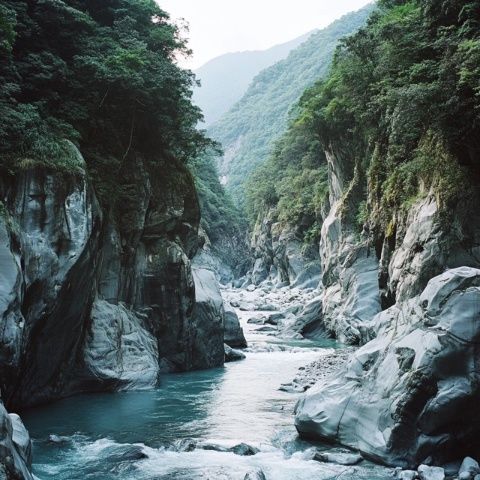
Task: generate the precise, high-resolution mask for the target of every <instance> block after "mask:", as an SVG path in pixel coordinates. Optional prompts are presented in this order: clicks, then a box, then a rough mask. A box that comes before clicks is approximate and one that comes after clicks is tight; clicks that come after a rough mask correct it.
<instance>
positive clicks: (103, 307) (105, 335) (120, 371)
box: [84, 300, 159, 390]
mask: <svg viewBox="0 0 480 480" xmlns="http://www.w3.org/2000/svg"><path fill="white" fill-rule="evenodd" d="M84 359H85V365H86V367H87V368H88V370H89V372H90V374H91V375H92V376H94V377H95V378H97V379H99V380H101V382H102V383H103V385H104V386H103V389H105V388H107V387H108V386H110V388H112V389H114V390H122V389H132V388H135V389H142V388H152V387H154V386H155V385H156V383H157V378H158V373H159V366H158V349H157V341H156V339H155V338H154V337H153V335H152V334H150V333H149V332H148V331H147V330H146V328H145V327H144V319H142V318H141V317H139V316H138V315H136V314H135V312H133V311H131V310H129V309H127V308H126V307H125V306H124V305H122V304H119V305H112V304H110V303H108V302H107V301H105V300H96V301H95V303H94V305H93V308H92V323H91V326H90V332H89V335H88V338H87V341H86V344H85V349H84Z"/></svg>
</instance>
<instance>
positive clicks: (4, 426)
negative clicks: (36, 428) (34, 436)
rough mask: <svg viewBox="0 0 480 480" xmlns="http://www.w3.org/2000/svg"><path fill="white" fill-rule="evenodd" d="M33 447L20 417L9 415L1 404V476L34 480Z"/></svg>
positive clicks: (8, 479)
mask: <svg viewBox="0 0 480 480" xmlns="http://www.w3.org/2000/svg"><path fill="white" fill-rule="evenodd" d="M31 463H32V446H31V441H30V437H29V435H28V432H27V431H26V429H25V427H24V425H23V423H22V421H21V419H20V417H19V416H18V415H14V414H10V415H9V414H8V413H7V411H6V410H5V407H4V406H3V404H2V403H1V402H0V475H1V473H2V470H3V474H4V478H6V479H7V480H33V476H32V474H31V472H30V467H31Z"/></svg>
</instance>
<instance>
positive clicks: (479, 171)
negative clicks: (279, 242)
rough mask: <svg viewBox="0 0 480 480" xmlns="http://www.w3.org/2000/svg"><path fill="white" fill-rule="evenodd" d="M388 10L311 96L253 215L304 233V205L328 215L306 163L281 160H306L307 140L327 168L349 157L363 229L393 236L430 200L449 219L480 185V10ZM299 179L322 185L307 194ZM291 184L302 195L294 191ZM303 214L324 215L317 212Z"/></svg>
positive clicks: (427, 3)
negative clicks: (403, 217)
mask: <svg viewBox="0 0 480 480" xmlns="http://www.w3.org/2000/svg"><path fill="white" fill-rule="evenodd" d="M378 6H379V9H378V11H375V12H374V13H373V14H372V15H371V17H370V19H369V21H368V24H367V26H366V27H365V28H363V29H361V30H360V31H359V32H358V33H357V34H356V35H353V36H351V37H348V38H346V39H344V40H343V41H342V42H341V45H340V46H339V48H338V49H337V51H336V54H335V58H334V62H333V66H332V69H331V72H330V74H329V76H328V77H327V79H326V80H324V81H320V82H319V83H318V84H316V85H315V86H314V87H313V88H312V89H310V90H309V92H308V93H307V94H306V95H305V96H304V98H303V101H302V103H301V108H302V111H301V112H300V115H299V117H298V119H297V120H296V121H295V122H294V123H293V125H292V127H290V130H289V131H288V132H287V134H286V135H285V136H284V137H283V139H282V140H281V142H280V143H279V146H278V147H277V149H276V151H275V153H274V155H273V156H272V157H271V159H270V160H269V162H268V163H267V164H266V165H265V167H263V168H261V169H259V170H257V172H256V173H255V174H254V176H253V178H252V179H251V180H250V183H249V188H248V192H249V212H250V215H253V216H255V215H256V214H257V213H258V212H259V210H260V208H262V206H264V205H268V204H270V205H276V208H277V209H278V210H279V211H281V212H283V213H282V215H283V216H284V217H285V218H288V219H289V220H291V221H293V222H296V221H298V217H297V219H295V212H296V211H297V209H296V206H297V205H298V204H299V203H300V204H301V202H300V200H301V199H302V198H304V197H305V198H307V199H310V202H311V206H315V205H316V206H317V207H318V202H316V201H315V198H316V197H315V195H316V193H315V192H312V191H311V188H312V184H313V183H312V179H313V178H314V176H313V175H312V173H311V171H310V170H309V167H308V166H305V165H302V160H301V159H302V157H303V155H304V153H303V152H296V153H295V154H294V155H287V156H284V155H282V153H281V152H282V145H283V149H285V148H287V149H290V150H292V151H294V150H293V149H294V146H295V144H296V143H295V136H292V135H293V134H294V133H295V132H297V135H299V134H300V135H303V136H307V135H310V137H306V138H310V142H311V144H310V145H311V147H310V148H311V151H312V152H315V149H318V152H317V156H318V159H320V158H321V153H320V152H322V151H327V152H330V153H332V154H333V155H335V156H337V157H340V161H341V162H342V169H343V173H344V175H345V177H346V180H347V182H348V181H349V182H350V184H349V185H348V183H347V185H346V186H345V188H344V198H343V202H344V205H345V209H344V213H345V214H346V215H349V216H350V218H351V220H352V222H351V224H352V225H353V226H356V227H357V228H359V229H361V228H362V226H363V224H364V223H369V224H370V227H371V228H374V229H377V230H379V231H380V232H382V231H383V233H384V234H385V235H387V236H389V235H391V234H392V233H393V232H394V229H395V220H394V218H395V215H396V213H398V212H400V213H401V212H402V211H406V210H408V207H409V205H411V203H412V202H413V201H415V200H416V199H418V198H419V197H420V196H422V195H426V194H427V193H428V192H429V191H434V192H435V193H436V195H437V198H438V201H439V204H440V206H441V207H442V208H443V210H444V211H448V210H449V208H450V207H452V205H453V204H454V203H455V202H457V201H458V200H459V199H460V198H462V197H463V198H464V199H465V198H467V197H468V195H469V194H470V193H471V191H472V190H471V187H472V185H474V184H476V185H478V183H479V177H480V165H479V162H480V160H479V159H480V140H479V139H480V113H479V112H480V67H479V65H480V8H479V4H478V2H476V1H470V2H463V1H462V2H460V1H457V0H446V1H443V2H437V1H434V0H381V1H380V2H379V5H378ZM313 139H314V140H313ZM320 164H321V161H320V163H319V164H317V165H320ZM291 172H295V173H294V174H293V175H294V178H303V177H304V176H305V177H307V178H309V179H310V182H307V184H302V183H301V182H297V181H296V180H294V178H292V173H291ZM284 184H288V185H289V187H290V189H292V190H293V191H292V192H285V191H282V185H284ZM320 185H321V182H320ZM284 205H286V208H285V207H284ZM301 205H302V208H301V209H300V211H312V207H308V201H307V202H306V203H305V204H301ZM302 209H303V210H302ZM450 210H451V208H450ZM292 215H293V217H292ZM289 217H290V218H289Z"/></svg>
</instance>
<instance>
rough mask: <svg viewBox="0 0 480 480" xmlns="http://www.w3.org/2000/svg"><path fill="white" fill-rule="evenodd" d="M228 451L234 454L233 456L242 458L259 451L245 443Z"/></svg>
mask: <svg viewBox="0 0 480 480" xmlns="http://www.w3.org/2000/svg"><path fill="white" fill-rule="evenodd" d="M230 451H231V452H233V453H235V455H241V456H242V457H249V456H251V455H256V454H257V453H258V452H259V451H260V450H259V449H258V448H256V447H253V446H252V445H248V444H246V443H239V444H238V445H235V446H234V447H232V448H230Z"/></svg>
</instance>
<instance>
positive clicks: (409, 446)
mask: <svg viewBox="0 0 480 480" xmlns="http://www.w3.org/2000/svg"><path fill="white" fill-rule="evenodd" d="M479 303H480V270H477V269H474V268H469V267H460V268H457V269H453V270H449V271H447V272H445V273H444V274H442V275H439V276H438V277H435V278H433V279H432V280H430V282H429V283H428V285H427V287H426V288H425V290H424V291H423V293H422V294H421V295H420V296H418V297H416V298H414V299H411V300H409V301H406V302H400V303H398V304H397V305H394V306H393V307H391V308H389V309H388V310H386V311H383V312H381V313H380V314H378V315H377V316H376V317H375V318H374V319H373V321H372V325H373V327H372V330H374V331H376V332H377V336H376V338H375V339H373V340H372V341H370V342H368V343H367V344H366V345H364V346H363V347H361V348H360V349H358V350H357V351H355V352H354V353H353V355H352V356H351V358H350V360H349V362H348V363H347V365H346V366H345V367H344V368H343V369H342V370H340V371H339V372H338V373H336V374H334V375H333V376H332V377H327V378H324V379H321V380H320V381H319V382H318V383H317V384H316V385H315V386H314V387H312V388H311V389H310V390H308V392H307V393H306V394H305V395H304V396H303V397H302V399H301V400H300V401H299V402H298V404H297V406H296V420H295V424H296V427H297V430H298V431H299V433H300V434H301V435H302V436H304V437H310V438H317V439H323V440H325V439H328V440H329V441H335V442H338V443H341V444H343V445H346V446H348V447H350V448H353V449H355V450H358V451H360V452H362V453H364V454H366V455H367V456H369V457H370V458H373V459H376V460H378V461H380V462H383V463H386V464H389V465H392V466H402V467H404V468H408V467H414V466H416V465H418V464H419V463H420V462H422V460H423V459H425V458H427V457H429V456H430V457H431V459H432V461H431V463H433V464H437V465H439V464H444V463H447V462H448V461H450V460H451V459H452V456H453V457H454V456H455V455H456V454H458V453H459V452H462V451H472V450H473V451H475V450H478V449H479V448H480V445H479V444H478V441H477V439H478V435H479V434H480V419H478V415H477V410H478V398H479V395H480V386H479V383H478V381H477V379H478V376H479V374H480V372H479V371H478V366H477V362H476V360H475V359H476V358H477V355H478V349H479V347H478V341H479V340H480V322H478V305H479Z"/></svg>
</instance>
